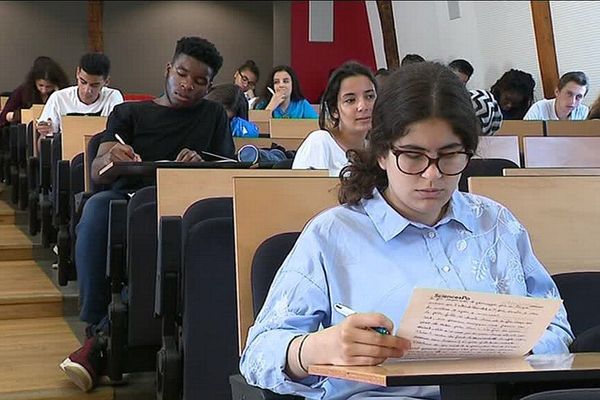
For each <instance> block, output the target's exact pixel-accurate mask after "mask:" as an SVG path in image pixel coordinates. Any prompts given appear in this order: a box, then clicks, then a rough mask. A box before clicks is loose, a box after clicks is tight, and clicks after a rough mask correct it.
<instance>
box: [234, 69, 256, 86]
mask: <svg viewBox="0 0 600 400" xmlns="http://www.w3.org/2000/svg"><path fill="white" fill-rule="evenodd" d="M238 74H240V77H241V78H242V82H244V84H245V85H248V86H249V87H254V86H255V85H256V82H253V81H251V80H250V78H248V77H247V76H246V75H244V74H243V73H242V71H240V70H238Z"/></svg>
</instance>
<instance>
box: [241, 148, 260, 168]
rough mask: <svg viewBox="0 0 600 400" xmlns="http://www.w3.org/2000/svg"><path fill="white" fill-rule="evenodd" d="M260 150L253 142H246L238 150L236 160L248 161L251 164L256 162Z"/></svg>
mask: <svg viewBox="0 0 600 400" xmlns="http://www.w3.org/2000/svg"><path fill="white" fill-rule="evenodd" d="M259 154H260V152H259V150H258V148H257V147H256V146H254V145H253V144H247V145H244V146H242V147H240V149H239V150H238V154H237V157H238V161H240V162H250V163H252V164H256V163H257V162H258V156H259Z"/></svg>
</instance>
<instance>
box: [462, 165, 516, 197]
mask: <svg viewBox="0 0 600 400" xmlns="http://www.w3.org/2000/svg"><path fill="white" fill-rule="evenodd" d="M504 168H519V166H518V165H517V164H515V163H514V162H512V161H510V160H505V159H503V158H473V159H471V161H470V162H469V165H468V166H467V169H465V170H464V171H463V173H462V175H461V177H460V181H458V190H460V191H461V192H468V191H469V185H468V181H467V179H468V178H469V177H470V176H502V175H503V170H504Z"/></svg>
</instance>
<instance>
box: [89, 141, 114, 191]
mask: <svg viewBox="0 0 600 400" xmlns="http://www.w3.org/2000/svg"><path fill="white" fill-rule="evenodd" d="M102 136H104V132H102V133H99V134H97V135H94V136H92V138H91V139H90V141H89V143H88V148H87V154H88V155H89V157H88V158H87V159H86V160H85V162H86V164H87V167H88V174H89V175H88V176H87V179H88V182H89V183H90V192H92V193H96V192H99V191H102V190H108V189H109V188H110V187H109V185H98V184H95V183H94V181H93V180H92V176H91V173H92V162H93V161H94V158H96V155H97V154H98V148H99V147H100V140H101V139H102Z"/></svg>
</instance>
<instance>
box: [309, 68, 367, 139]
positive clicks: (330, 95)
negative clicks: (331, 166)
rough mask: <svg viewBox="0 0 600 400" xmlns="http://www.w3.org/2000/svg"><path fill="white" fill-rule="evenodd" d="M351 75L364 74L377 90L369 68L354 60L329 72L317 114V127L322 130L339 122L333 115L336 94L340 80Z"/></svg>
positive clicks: (336, 103)
mask: <svg viewBox="0 0 600 400" xmlns="http://www.w3.org/2000/svg"><path fill="white" fill-rule="evenodd" d="M351 76H366V77H367V78H369V80H370V81H371V82H372V83H373V86H374V87H375V92H377V80H376V79H375V77H374V76H373V72H371V70H370V69H369V68H368V67H366V66H364V65H362V64H360V63H358V62H356V61H348V62H345V63H344V64H342V65H341V66H340V67H339V68H337V69H336V70H335V71H333V72H332V73H331V75H330V76H329V82H328V83H327V87H326V88H325V92H323V96H322V97H321V113H320V114H319V127H320V128H321V129H324V130H331V129H332V128H336V127H337V126H338V125H339V124H340V119H339V118H336V117H334V116H333V114H334V113H335V112H336V111H337V110H338V94H339V93H340V87H341V85H342V81H343V80H344V79H346V78H349V77H351Z"/></svg>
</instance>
